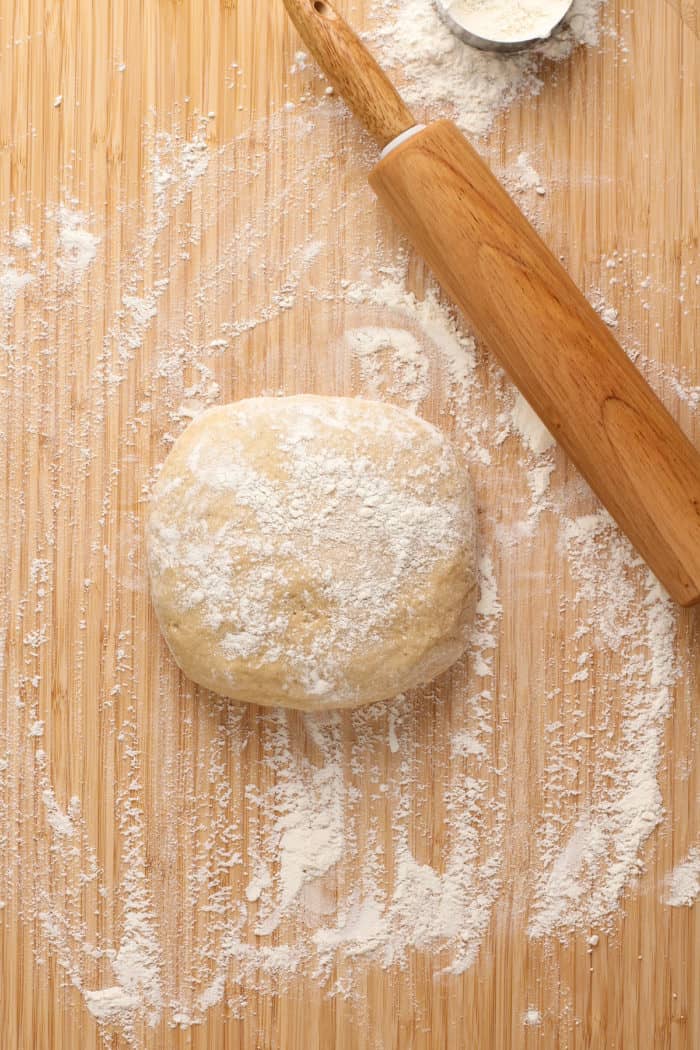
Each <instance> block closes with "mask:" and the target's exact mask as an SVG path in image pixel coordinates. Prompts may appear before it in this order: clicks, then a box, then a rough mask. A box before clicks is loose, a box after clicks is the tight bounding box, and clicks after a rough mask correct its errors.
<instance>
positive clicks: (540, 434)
mask: <svg viewBox="0 0 700 1050" xmlns="http://www.w3.org/2000/svg"><path fill="white" fill-rule="evenodd" d="M511 419H512V422H513V429H514V430H515V431H516V433H517V434H518V435H519V436H520V439H521V440H522V442H523V443H524V444H525V445H526V447H527V448H529V449H530V451H531V452H532V453H534V455H536V456H541V455H542V453H543V452H547V451H548V450H549V449H550V448H552V447H553V446H554V444H555V441H554V438H553V437H552V435H551V434H550V432H549V431H548V430H547V428H546V426H545V425H544V423H543V422H542V420H541V419H540V417H539V416H538V415H537V413H536V412H535V410H534V409H533V408H531V407H530V405H529V404H528V403H527V401H526V400H525V398H524V397H523V395H522V394H520V393H517V394H516V395H515V402H514V404H513V408H512V410H511Z"/></svg>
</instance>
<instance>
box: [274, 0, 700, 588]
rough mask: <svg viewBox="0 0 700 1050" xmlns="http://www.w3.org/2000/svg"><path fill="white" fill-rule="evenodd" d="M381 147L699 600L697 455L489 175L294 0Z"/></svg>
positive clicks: (461, 279)
mask: <svg viewBox="0 0 700 1050" xmlns="http://www.w3.org/2000/svg"><path fill="white" fill-rule="evenodd" d="M284 3H285V6H286V8H287V11H288V13H289V15H290V17H291V19H292V21H293V22H294V24H295V26H296V27H297V29H298V31H299V33H300V34H301V36H302V38H303V40H304V42H305V44H306V46H307V47H308V49H309V51H311V53H312V54H313V56H314V58H315V59H316V61H317V62H318V64H319V65H320V66H321V69H322V70H323V72H324V73H325V74H326V76H327V77H328V79H329V81H330V82H331V84H332V85H333V87H334V88H335V89H336V90H337V91H338V93H339V94H341V95H342V96H343V97H344V98H345V100H346V102H347V103H348V105H349V106H350V108H351V109H352V111H353V112H354V113H355V114H356V115H357V116H358V117H359V118H360V119H361V120H362V121H363V122H364V124H365V126H366V128H367V129H368V131H369V132H370V133H371V134H372V135H373V137H374V138H375V139H376V141H377V142H378V144H379V146H380V147H381V148H382V156H381V159H380V160H379V163H378V164H377V166H376V167H375V168H374V170H373V171H372V173H371V174H370V176H369V182H370V185H371V186H372V189H373V190H374V192H375V193H376V194H377V196H378V197H379V199H380V200H381V201H382V202H383V203H384V204H385V205H386V206H387V208H388V209H389V211H390V212H391V214H392V215H393V216H394V218H395V219H396V221H397V222H398V224H399V225H400V226H401V227H402V229H403V230H404V232H405V233H406V235H407V236H408V238H409V239H410V241H411V242H412V243H413V245H414V246H415V247H416V249H417V250H418V251H419V253H420V254H421V255H422V256H423V258H424V259H425V260H426V262H427V263H428V264H429V265H430V267H431V268H432V270H433V271H434V273H435V275H436V277H437V278H438V280H439V282H440V284H441V285H442V286H443V288H444V289H445V291H446V292H447V293H448V294H449V296H450V297H451V298H452V299H453V300H454V302H455V303H456V304H457V305H458V306H459V307H460V308H461V309H462V311H463V312H464V314H465V316H466V317H467V319H468V321H469V322H470V324H471V325H473V327H474V329H475V331H476V334H477V335H478V336H479V338H480V339H481V340H482V341H483V343H484V344H485V345H486V346H487V347H489V349H490V350H492V351H493V352H494V353H495V354H496V355H497V356H498V358H499V360H500V362H501V364H502V365H503V367H504V368H505V370H506V371H507V372H508V374H509V375H510V377H511V379H512V380H513V381H514V382H515V384H516V386H517V387H518V389H519V390H520V391H521V393H522V394H523V396H524V397H525V398H526V400H527V401H528V402H529V403H530V405H531V406H532V408H533V409H534V410H535V412H537V414H538V415H539V417H540V418H541V420H542V421H543V423H544V424H545V426H546V427H547V428H548V429H549V431H550V432H551V433H552V435H553V436H554V437H555V438H556V439H557V441H558V442H559V444H561V445H562V447H563V448H564V449H565V450H566V452H567V453H568V455H569V456H570V457H571V459H572V460H573V461H574V463H575V464H576V465H577V467H578V468H579V470H580V471H581V473H582V474H583V476H584V477H585V478H586V480H587V481H588V483H589V485H590V486H591V488H592V489H593V491H594V492H595V493H596V494H597V496H598V497H599V499H600V500H601V501H602V503H603V504H604V506H605V507H606V508H607V510H608V511H609V512H610V514H611V515H612V516H613V518H614V519H615V520H616V521H617V523H618V525H619V526H620V528H621V529H622V530H623V531H624V532H625V533H626V535H627V536H628V538H629V539H630V541H631V542H632V543H633V545H634V546H635V547H636V549H637V550H638V551H639V553H640V554H641V555H642V557H643V558H644V559H645V561H646V562H647V564H648V565H649V566H650V568H651V569H652V571H653V572H654V573H655V575H656V576H657V578H658V579H659V580H660V581H661V583H662V584H663V585H664V587H665V588H666V590H667V591H668V592H669V594H670V595H671V596H672V597H673V598H674V599H675V600H676V601H678V602H680V604H681V605H695V604H696V603H697V602H699V601H700V453H698V451H697V449H695V447H694V446H693V445H692V444H691V442H690V441H689V439H688V438H687V437H686V436H685V434H684V433H683V431H682V430H681V429H680V427H679V426H678V424H677V423H676V422H675V421H674V419H673V418H672V417H671V415H670V414H669V413H668V412H667V411H666V409H665V408H664V406H663V405H662V404H661V401H660V400H659V399H658V398H657V397H656V395H655V394H654V392H653V391H652V390H651V388H650V387H649V386H648V384H647V383H646V381H645V380H644V378H643V377H642V376H641V374H640V373H639V372H638V371H637V369H636V368H635V367H634V365H633V364H632V362H631V361H630V360H629V358H628V357H627V355H626V354H625V352H624V351H623V350H622V348H621V347H620V345H619V344H618V343H617V342H616V340H615V339H614V338H613V336H612V334H611V333H610V331H609V329H608V327H607V326H606V325H605V323H604V322H603V321H602V320H601V318H600V317H599V316H598V314H597V313H596V312H595V310H594V309H593V307H592V306H591V305H590V303H589V302H588V301H587V299H586V298H585V296H584V295H583V294H582V293H581V292H580V291H579V289H578V288H577V287H576V285H575V284H574V282H573V281H572V279H571V278H570V277H569V275H568V274H567V272H566V270H564V268H563V267H562V266H561V264H560V263H559V262H558V261H557V260H556V259H555V258H554V256H553V255H552V253H551V252H550V251H549V249H548V248H547V246H546V245H545V244H544V242H543V241H542V240H541V238H540V237H539V235H538V234H537V233H536V231H535V230H534V229H533V227H532V226H531V225H530V223H529V222H528V221H527V219H526V218H525V216H524V215H523V214H522V212H521V211H520V210H519V208H518V207H517V206H516V204H515V203H514V202H513V201H512V200H511V198H510V197H509V196H508V194H507V193H506V191H505V190H504V189H503V187H502V186H501V184H500V183H499V182H498V180H497V179H496V177H495V176H494V175H493V173H492V172H491V170H490V169H489V168H488V167H487V165H486V164H485V163H484V161H483V160H482V159H481V158H480V157H479V155H478V154H477V153H476V151H475V150H474V149H473V148H472V146H470V144H469V143H468V142H467V140H466V139H465V137H464V136H463V135H462V133H461V132H460V131H459V130H458V128H457V127H456V126H455V125H454V124H453V123H452V122H451V121H448V120H439V121H437V122H436V123H434V124H430V125H429V126H427V127H425V126H423V125H420V124H416V121H415V120H414V118H413V116H412V115H411V113H410V111H409V110H408V108H407V107H406V105H405V103H404V102H403V100H402V99H401V97H400V96H399V94H398V92H397V91H396V89H395V88H394V86H393V85H392V84H391V82H390V80H389V79H388V77H387V76H386V74H385V73H383V71H382V70H381V69H380V67H379V66H378V65H377V63H376V62H375V60H374V59H373V58H372V56H371V55H370V54H369V52H368V51H367V49H366V48H365V46H364V44H363V43H362V42H361V41H360V39H359V38H358V37H357V36H356V35H355V33H354V32H353V31H352V30H351V29H350V27H349V26H348V24H347V23H346V22H345V21H344V20H343V19H342V18H341V17H340V15H339V14H338V13H337V12H336V11H335V10H334V8H333V7H332V5H331V4H330V3H328V2H327V0H284Z"/></svg>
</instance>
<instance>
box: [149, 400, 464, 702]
mask: <svg viewBox="0 0 700 1050" xmlns="http://www.w3.org/2000/svg"><path fill="white" fill-rule="evenodd" d="M148 545H149V563H150V573H151V587H152V593H153V600H154V604H155V609H156V613H157V616H158V620H159V622H160V625H161V628H162V630H163V634H164V635H165V639H166V641H167V643H168V645H169V646H170V649H171V650H172V653H173V655H174V657H175V659H176V660H177V662H178V664H179V665H180V667H181V668H182V670H183V671H184V672H185V674H186V675H188V676H189V677H190V678H192V679H193V680H194V681H195V682H198V683H199V684H200V685H202V686H205V687H206V688H207V689H212V690H213V691H214V692H216V693H220V694H221V695H222V696H228V697H234V698H235V699H237V700H248V701H250V702H251V703H255V704H269V705H282V706H287V707H297V708H304V709H306V710H322V709H326V708H335V707H354V706H355V705H358V704H365V703H369V702H372V701H375V700H381V699H384V698H385V697H389V696H395V695H396V694H397V693H400V692H403V691H404V690H406V689H411V688H413V687H414V686H418V685H421V684H422V683H424V682H427V681H429V680H430V679H431V678H434V677H435V675H438V674H440V673H441V672H442V671H444V670H445V669H446V668H447V667H449V666H450V664H451V663H453V662H454V661H455V660H456V659H457V658H458V657H459V656H460V655H461V653H462V652H463V650H464V648H465V644H466V640H467V635H468V629H469V624H470V620H471V612H472V609H473V605H474V601H473V597H474V593H475V586H476V581H475V543H474V514H473V507H472V495H471V487H470V484H469V479H468V476H467V473H466V470H465V467H464V465H463V463H462V462H461V460H460V458H459V456H458V454H457V453H456V451H455V449H454V448H453V447H452V445H451V444H450V443H449V441H448V440H447V439H446V438H445V437H444V435H443V434H442V433H441V432H440V431H439V430H437V429H436V428H435V427H433V426H431V425H430V424H429V423H426V422H425V421H424V420H422V419H419V418H417V417H416V416H414V415H411V414H410V413H408V412H404V411H402V410H401V409H398V408H395V407H394V406H393V405H388V404H383V403H380V402H375V401H361V400H358V399H354V398H342V397H311V396H303V397H283V398H270V397H260V398H252V399H250V400H246V401H238V402H235V403H233V404H230V405H224V406H222V407H220V408H212V409H209V410H208V411H207V412H205V413H204V414H203V415H201V416H199V418H198V419H196V420H195V421H194V422H193V423H192V424H191V425H190V426H189V427H188V428H187V430H185V432H184V433H183V434H182V435H181V436H180V437H179V438H178V440H177V441H176V442H175V445H174V446H173V448H172V451H171V452H170V455H169V456H168V458H167V459H166V461H165V464H164V466H163V470H162V472H161V474H160V477H159V479H158V482H157V484H156V487H155V493H154V499H153V505H152V513H151V517H150V522H149V529H148Z"/></svg>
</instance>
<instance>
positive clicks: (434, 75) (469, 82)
mask: <svg viewBox="0 0 700 1050" xmlns="http://www.w3.org/2000/svg"><path fill="white" fill-rule="evenodd" d="M500 6H501V7H502V8H503V9H506V8H507V7H510V6H511V5H510V4H507V5H506V4H501V5H500ZM602 6H603V0H574V5H573V9H572V11H571V15H570V16H569V18H568V19H567V25H566V26H565V27H564V28H563V29H562V30H561V31H560V32H559V33H557V34H556V35H555V36H553V37H552V38H551V39H549V40H545V41H544V42H543V43H541V44H538V45H537V46H536V47H535V48H532V49H530V50H528V51H525V52H520V53H518V54H511V55H500V54H494V53H491V52H486V51H478V50H476V49H475V48H470V47H467V46H465V45H464V44H463V43H462V42H461V41H460V40H458V39H457V37H456V36H455V35H454V34H453V33H452V32H451V31H450V30H449V29H448V28H447V26H446V25H445V23H444V22H443V21H442V19H441V18H440V16H439V14H438V12H437V10H436V9H435V5H434V4H433V3H430V2H428V0H381V2H380V4H379V12H380V14H377V22H380V24H378V25H377V26H376V27H375V28H374V29H373V30H372V32H371V38H372V39H373V40H374V41H375V42H376V43H377V44H378V45H379V55H380V58H381V59H382V61H383V63H384V64H385V65H386V66H387V67H388V68H390V69H391V70H392V71H393V74H394V76H395V77H396V79H397V81H398V83H399V85H400V87H401V92H402V94H403V96H404V98H405V99H406V101H407V102H408V103H409V105H411V106H413V107H415V109H416V111H417V112H418V113H421V114H422V113H425V111H426V109H427V110H428V112H429V113H430V114H431V115H434V114H438V115H440V116H452V117H454V119H455V120H456V121H457V123H458V124H459V125H460V127H461V128H462V129H463V130H464V131H465V132H467V133H469V134H471V135H484V134H486V132H488V131H489V129H490V128H491V126H492V124H493V122H494V120H495V119H496V117H497V115H498V113H499V112H501V111H502V110H504V109H505V108H506V107H507V106H509V105H510V104H511V103H512V102H513V101H514V100H515V99H517V98H518V97H519V96H520V95H522V94H524V93H528V94H536V93H537V92H539V91H540V90H541V88H542V83H543V81H542V68H543V65H544V64H545V63H547V62H560V61H562V60H563V59H565V58H568V57H569V55H571V53H572V52H573V50H574V49H575V48H576V47H577V46H578V45H580V44H588V45H592V44H595V43H596V42H597V41H598V39H599V35H600V11H601V7H602ZM380 19H381V21H380Z"/></svg>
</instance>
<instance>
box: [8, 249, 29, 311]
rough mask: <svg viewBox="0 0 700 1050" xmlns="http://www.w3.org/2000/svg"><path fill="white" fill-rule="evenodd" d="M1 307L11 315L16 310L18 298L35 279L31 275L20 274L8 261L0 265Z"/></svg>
mask: <svg viewBox="0 0 700 1050" xmlns="http://www.w3.org/2000/svg"><path fill="white" fill-rule="evenodd" d="M0 266H1V267H2V268H1V269H0V307H2V310H3V311H4V312H5V313H7V314H10V313H12V312H13V310H14V308H15V304H16V302H17V296H18V295H19V294H20V293H21V292H22V290H23V289H24V288H26V287H27V285H29V284H31V283H32V281H33V280H34V277H33V276H32V274H30V273H20V272H19V271H18V270H17V269H16V267H15V266H14V265H13V264H12V263H11V262H8V261H5V262H4V263H0Z"/></svg>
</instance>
